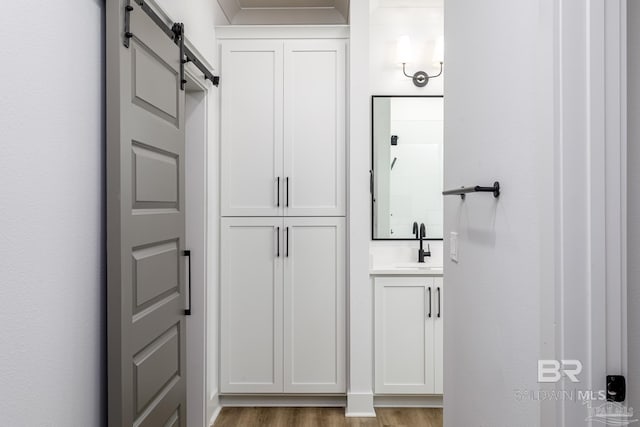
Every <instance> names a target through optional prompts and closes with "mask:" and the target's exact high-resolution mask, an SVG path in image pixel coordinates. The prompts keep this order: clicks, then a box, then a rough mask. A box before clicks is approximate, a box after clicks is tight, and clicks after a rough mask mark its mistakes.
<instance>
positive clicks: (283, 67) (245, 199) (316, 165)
mask: <svg viewBox="0 0 640 427" xmlns="http://www.w3.org/2000/svg"><path fill="white" fill-rule="evenodd" d="M221 49H222V52H221V58H222V60H221V75H222V79H224V84H222V85H221V123H220V126H221V150H222V151H221V154H222V162H221V181H222V182H221V185H222V188H221V209H222V216H282V215H284V216H344V215H345V213H346V209H345V206H346V178H345V175H346V169H345V158H346V143H345V141H346V125H345V121H346V120H345V118H346V112H345V106H346V102H345V100H346V95H345V93H346V41H345V40H331V39H327V40H225V41H223V42H222V43H221Z"/></svg>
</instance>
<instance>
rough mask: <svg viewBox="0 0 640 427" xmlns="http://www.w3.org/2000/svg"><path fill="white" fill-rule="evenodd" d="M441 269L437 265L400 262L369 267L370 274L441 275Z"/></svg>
mask: <svg viewBox="0 0 640 427" xmlns="http://www.w3.org/2000/svg"><path fill="white" fill-rule="evenodd" d="M442 274H443V270H442V267H439V266H432V265H429V266H426V265H424V264H418V263H413V264H402V265H400V264H399V265H388V266H381V265H376V266H373V267H371V268H370V269H369V275H371V276H435V277H439V276H442Z"/></svg>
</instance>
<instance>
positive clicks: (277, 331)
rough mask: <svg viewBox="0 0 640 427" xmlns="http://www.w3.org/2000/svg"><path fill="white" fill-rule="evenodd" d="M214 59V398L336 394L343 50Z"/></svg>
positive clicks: (246, 51) (288, 49)
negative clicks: (217, 228)
mask: <svg viewBox="0 0 640 427" xmlns="http://www.w3.org/2000/svg"><path fill="white" fill-rule="evenodd" d="M221 51H222V55H221V59H222V63H221V76H222V79H223V81H224V84H222V85H221V88H222V89H221V90H222V92H221V147H222V148H221V214H222V217H223V218H222V221H221V347H220V371H221V372H220V381H221V383H220V388H221V392H222V393H244V394H263V393H285V394H295V393H305V394H312V393H316V394H334V393H344V392H345V391H346V372H345V371H346V305H345V298H346V265H345V250H346V248H345V245H346V243H345V240H346V239H345V236H346V235H345V217H344V216H345V212H346V182H345V180H346V178H345V176H346V170H345V167H346V166H345V157H346V141H345V139H346V136H345V135H346V128H345V114H346V113H345V93H346V77H345V76H346V64H345V58H346V41H345V40H246V39H245V40H225V41H223V42H222V43H221Z"/></svg>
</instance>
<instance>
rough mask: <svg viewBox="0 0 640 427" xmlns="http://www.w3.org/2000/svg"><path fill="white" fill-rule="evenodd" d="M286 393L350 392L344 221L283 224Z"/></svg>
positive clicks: (298, 220)
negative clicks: (347, 381) (347, 374)
mask: <svg viewBox="0 0 640 427" xmlns="http://www.w3.org/2000/svg"><path fill="white" fill-rule="evenodd" d="M284 225H285V236H284V256H285V258H284V265H285V267H284V269H285V274H284V277H285V280H284V331H285V332H284V333H285V336H284V369H285V373H284V391H285V392H289V393H298V392H299V393H343V392H345V391H346V374H345V359H346V343H345V340H346V320H345V293H346V290H345V280H346V271H345V230H344V227H345V220H344V218H285V220H284Z"/></svg>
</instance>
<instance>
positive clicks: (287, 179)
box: [286, 177, 289, 207]
mask: <svg viewBox="0 0 640 427" xmlns="http://www.w3.org/2000/svg"><path fill="white" fill-rule="evenodd" d="M286 181H287V207H289V177H287V178H286Z"/></svg>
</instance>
